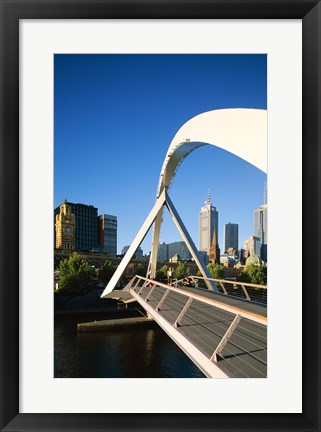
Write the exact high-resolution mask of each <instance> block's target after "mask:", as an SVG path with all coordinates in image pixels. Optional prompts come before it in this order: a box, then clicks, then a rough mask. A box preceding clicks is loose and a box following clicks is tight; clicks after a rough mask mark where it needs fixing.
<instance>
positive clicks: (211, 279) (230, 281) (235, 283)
mask: <svg viewBox="0 0 321 432" xmlns="http://www.w3.org/2000/svg"><path fill="white" fill-rule="evenodd" d="M188 277H189V278H192V279H204V280H210V281H214V282H223V283H229V284H232V285H245V286H248V287H253V288H263V289H267V285H259V284H252V283H248V282H238V281H234V280H228V279H216V278H204V277H202V276H188Z"/></svg>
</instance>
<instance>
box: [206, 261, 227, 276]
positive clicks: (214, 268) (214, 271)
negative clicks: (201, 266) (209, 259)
mask: <svg viewBox="0 0 321 432" xmlns="http://www.w3.org/2000/svg"><path fill="white" fill-rule="evenodd" d="M207 269H208V271H209V272H210V275H211V276H212V278H215V279H223V278H224V269H223V267H222V266H221V265H220V264H217V263H215V264H214V263H209V264H207Z"/></svg>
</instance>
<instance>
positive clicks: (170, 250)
mask: <svg viewBox="0 0 321 432" xmlns="http://www.w3.org/2000/svg"><path fill="white" fill-rule="evenodd" d="M175 255H179V257H180V259H181V260H184V261H186V260H189V259H191V258H192V255H191V253H190V251H189V250H188V247H187V246H186V244H185V242H184V241H179V242H173V243H168V244H166V243H161V244H160V245H158V256H157V259H158V261H169V260H170V259H172V258H173V257H174V256H175Z"/></svg>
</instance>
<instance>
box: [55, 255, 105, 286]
mask: <svg viewBox="0 0 321 432" xmlns="http://www.w3.org/2000/svg"><path fill="white" fill-rule="evenodd" d="M59 276H60V281H59V288H60V290H61V292H63V293H66V294H83V293H84V292H86V291H88V290H90V289H91V288H94V287H95V286H96V283H97V276H96V272H95V269H94V268H93V267H91V265H90V264H89V263H88V261H85V260H84V259H82V258H81V257H80V256H79V255H78V254H77V253H73V254H72V255H71V257H70V258H69V259H65V260H63V261H61V262H60V265H59Z"/></svg>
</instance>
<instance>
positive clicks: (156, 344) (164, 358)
mask: <svg viewBox="0 0 321 432" xmlns="http://www.w3.org/2000/svg"><path fill="white" fill-rule="evenodd" d="M109 318H110V316H109ZM95 319H97V317H94V318H93V317H92V316H91V317H89V316H88V317H84V316H82V317H78V318H76V317H72V318H70V317H59V318H56V319H55V337H54V340H55V347H54V351H55V362H54V364H55V371H54V374H55V377H56V378H204V375H203V374H202V372H200V370H199V369H198V368H197V367H196V366H195V365H194V363H192V362H191V361H190V359H189V358H188V357H187V356H186V355H185V354H184V353H183V352H182V351H181V350H180V349H179V348H178V347H177V346H176V344H175V343H174V342H173V341H172V340H171V339H170V338H169V337H168V336H167V335H166V333H165V332H163V330H161V329H160V327H159V326H158V325H157V324H155V323H152V324H150V325H148V326H147V327H138V328H137V327H136V326H134V327H127V328H122V329H110V330H108V331H105V332H99V333H78V332H77V323H78V322H88V321H93V320H95ZM99 319H107V317H99Z"/></svg>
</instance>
